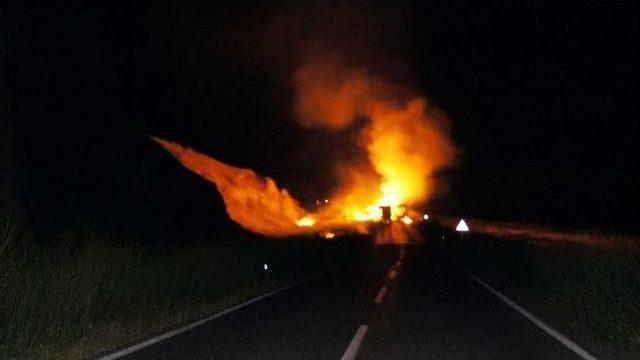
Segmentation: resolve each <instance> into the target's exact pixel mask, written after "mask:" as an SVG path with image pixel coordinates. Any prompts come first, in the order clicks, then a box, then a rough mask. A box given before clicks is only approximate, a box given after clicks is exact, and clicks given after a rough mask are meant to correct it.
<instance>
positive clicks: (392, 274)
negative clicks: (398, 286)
mask: <svg viewBox="0 0 640 360" xmlns="http://www.w3.org/2000/svg"><path fill="white" fill-rule="evenodd" d="M397 275H398V271H397V270H396V269H391V271H389V279H391V280H393V279H395V278H396V276H397Z"/></svg>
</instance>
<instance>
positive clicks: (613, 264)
mask: <svg viewBox="0 0 640 360" xmlns="http://www.w3.org/2000/svg"><path fill="white" fill-rule="evenodd" d="M449 239H450V241H448V242H447V243H445V244H443V246H444V248H445V249H446V251H447V252H448V253H449V254H450V255H451V256H452V257H454V258H456V259H457V260H458V261H459V262H461V263H462V264H464V265H465V266H466V267H468V268H469V269H470V270H471V271H473V272H475V273H476V274H478V275H479V276H481V277H482V278H483V279H485V280H486V281H488V282H489V283H490V284H492V285H493V286H495V287H497V288H498V289H501V291H504V292H505V294H508V296H510V297H513V298H514V299H515V300H516V301H518V302H520V303H521V304H523V305H524V306H525V307H528V308H529V309H531V310H532V311H534V313H536V314H538V315H540V316H541V317H542V318H543V319H545V320H546V321H548V322H550V323H551V324H552V325H553V326H555V327H557V328H558V329H560V330H561V331H563V332H565V333H567V334H569V335H570V337H574V338H576V339H579V340H582V342H583V343H584V342H586V343H588V344H591V345H592V348H595V349H596V350H598V351H599V352H600V353H604V354H608V355H612V356H615V357H622V358H635V356H637V354H639V353H640V281H639V280H640V245H638V244H635V245H634V244H630V243H624V244H622V245H620V246H615V245H611V244H610V245H607V246H593V245H590V244H586V245H584V244H575V243H562V242H557V243H549V242H538V241H531V240H530V239H524V238H521V239H513V238H512V239H505V238H497V237H492V236H487V235H478V234H471V235H466V237H464V238H461V237H460V235H450V236H449ZM633 354H636V355H633Z"/></svg>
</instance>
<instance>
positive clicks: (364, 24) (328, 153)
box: [2, 1, 640, 236]
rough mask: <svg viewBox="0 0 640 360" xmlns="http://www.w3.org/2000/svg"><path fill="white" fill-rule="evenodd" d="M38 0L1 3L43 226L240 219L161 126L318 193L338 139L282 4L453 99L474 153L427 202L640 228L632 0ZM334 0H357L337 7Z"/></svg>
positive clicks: (21, 167) (13, 91)
mask: <svg viewBox="0 0 640 360" xmlns="http://www.w3.org/2000/svg"><path fill="white" fill-rule="evenodd" d="M332 4H334V5H335V4H336V3H332ZM42 5H43V6H39V7H35V6H34V7H31V6H29V5H27V4H24V3H15V4H10V5H4V8H5V10H4V11H3V17H4V20H3V24H4V25H3V28H4V31H3V39H2V42H3V43H4V45H3V46H2V53H3V59H2V61H3V62H2V66H3V68H2V71H3V72H4V77H5V79H6V88H7V93H8V95H9V96H8V103H9V108H10V111H9V114H10V116H11V118H12V120H13V124H14V129H15V138H14V153H15V154H16V159H17V161H16V167H17V183H18V184H19V188H18V190H19V193H20V194H21V195H22V197H23V198H24V200H25V203H26V206H27V209H28V212H29V215H30V217H31V218H32V220H33V221H34V222H35V225H36V226H38V227H41V228H44V229H48V228H50V227H51V228H57V227H62V226H66V225H69V224H74V223H78V222H89V223H91V222H95V223H98V224H102V225H104V226H107V227H113V228H118V229H123V230H126V231H132V232H140V233H148V234H160V233H165V232H169V233H172V234H191V233H192V232H195V233H198V232H205V231H218V232H224V231H226V230H223V229H227V228H232V227H233V226H234V225H232V224H231V222H230V220H228V218H227V216H226V214H225V212H224V207H223V205H222V202H221V200H220V196H219V195H217V192H216V189H215V187H213V186H212V185H210V184H209V183H207V182H205V181H204V180H202V179H200V178H198V177H197V176H195V175H192V174H191V173H189V172H187V171H186V170H184V169H182V167H181V166H180V164H178V163H177V162H175V161H174V160H173V159H172V158H171V157H170V156H169V155H167V154H166V153H165V152H164V151H163V150H162V149H161V148H159V147H158V146H157V145H155V144H153V143H152V142H151V141H150V140H149V139H148V138H147V135H148V134H152V135H158V136H162V137H165V138H168V139H172V140H176V141H178V142H180V143H182V144H184V145H187V146H190V147H193V148H196V149H198V150H200V151H203V152H206V153H208V154H210V155H212V156H215V157H216V158H219V159H221V160H223V161H225V162H228V163H230V164H233V165H236V166H241V167H248V168H252V169H255V170H256V171H257V172H258V173H260V174H262V175H266V176H270V177H272V178H274V179H275V180H276V181H277V182H278V184H279V185H281V186H283V187H285V188H287V189H289V190H290V191H291V192H292V194H294V195H296V197H298V198H300V199H302V200H303V201H305V202H312V201H313V200H314V199H316V198H319V197H322V196H323V194H326V193H327V192H328V191H330V189H331V186H332V180H335V179H332V177H331V175H330V174H327V173H328V171H327V168H329V167H330V166H331V163H332V159H333V157H334V156H335V153H334V152H335V151H336V150H335V146H339V143H336V142H337V141H339V139H337V138H335V137H333V136H332V135H331V134H320V135H319V134H318V133H314V132H312V131H309V130H306V129H303V128H300V127H299V126H297V125H296V123H295V119H294V115H293V111H292V106H293V100H292V99H293V89H292V85H291V76H292V74H293V72H294V71H295V67H296V66H297V62H298V61H299V53H298V50H299V49H298V48H297V46H299V44H298V41H297V40H298V39H294V38H295V36H293V37H286V36H285V37H282V38H280V37H278V38H276V39H275V40H274V36H275V35H278V36H279V35H281V33H280V32H278V31H275V32H273V31H271V30H269V29H271V28H270V26H272V24H273V22H276V23H277V21H282V20H281V19H280V20H278V19H279V16H281V14H283V13H284V14H288V15H287V16H291V18H292V19H295V20H296V21H293V22H291V23H289V24H288V25H290V26H291V29H287V30H289V31H290V32H292V33H296V34H301V35H300V36H302V37H310V38H311V37H313V38H314V39H315V37H318V36H319V39H320V40H319V41H320V42H333V41H335V42H336V48H337V49H338V50H339V51H343V52H347V51H348V50H349V48H350V47H352V45H353V44H359V45H358V46H362V51H361V52H359V53H358V54H355V53H354V54H350V57H349V61H352V62H353V63H354V64H356V65H361V66H365V67H367V68H368V69H369V70H370V71H371V72H373V73H375V74H376V75H379V76H381V77H384V78H386V79H390V80H391V81H396V82H400V83H403V84H404V85H407V86H410V87H411V88H412V89H413V90H414V91H416V92H418V93H423V94H425V95H427V96H428V97H429V98H431V99H432V100H433V101H434V102H435V103H436V104H437V105H438V106H439V107H441V108H442V109H444V110H445V111H446V113H447V114H448V115H449V117H450V118H451V120H452V124H453V132H452V134H453V139H454V141H455V142H456V143H457V144H458V146H459V147H460V148H461V149H462V150H463V156H462V158H461V161H460V164H459V166H458V167H457V168H456V169H452V170H449V171H447V173H446V174H445V176H443V177H442V178H443V183H445V184H446V186H447V187H448V189H449V191H448V193H447V194H446V195H445V196H441V197H438V198H436V199H433V201H432V202H430V203H429V204H428V205H427V206H426V208H427V209H429V211H433V212H437V213H438V212H439V213H448V214H454V215H463V216H466V217H471V218H481V219H489V220H507V221H524V222H542V223H551V224H556V225H561V226H570V227H571V226H575V227H581V228H597V229H602V230H607V231H608V230H612V231H621V232H632V233H637V232H638V229H639V227H638V224H637V222H636V220H637V214H638V213H640V211H639V210H640V209H638V200H639V197H638V186H637V185H638V159H637V153H639V151H638V150H640V149H639V148H638V142H637V139H636V137H637V135H638V133H639V132H638V130H639V129H638V115H639V114H638V103H637V100H636V99H637V96H638V82H637V79H638V69H637V64H638V60H639V59H638V56H637V55H636V54H635V53H636V51H634V48H635V47H637V45H633V44H635V43H636V38H637V35H638V33H637V31H638V26H637V25H638V23H637V19H635V18H634V17H633V15H634V14H635V13H634V11H632V9H627V8H624V7H623V6H622V5H612V4H601V5H599V4H585V5H581V6H576V7H573V6H569V5H545V4H529V5H516V4H512V3H510V2H508V1H490V2H487V3H485V4H474V5H470V6H469V5H465V6H462V5H460V4H452V3H446V4H445V3H442V4H431V5H423V4H419V2H405V3H402V4H400V5H397V6H396V5H392V4H390V3H385V2H375V3H374V4H373V5H368V4H367V3H366V2H362V3H358V2H354V3H353V4H350V5H349V6H345V7H344V9H342V8H340V7H338V8H337V10H336V8H335V7H334V8H332V7H330V6H329V5H323V6H320V5H316V6H315V7H314V6H311V5H309V6H302V5H295V4H294V3H293V2H285V3H283V4H277V5H256V4H253V3H251V2H243V3H241V4H238V5H233V6H231V5H217V4H207V5H202V4H196V3H195V2H182V3H180V4H178V3H176V4H172V5H160V4H154V3H151V2H137V3H135V4H127V5H118V4H114V3H110V2H92V3H90V4H87V3H84V2H66V3H64V4H58V5H53V4H48V3H47V4H42ZM327 8H329V9H331V11H329V13H332V12H337V13H340V11H341V10H344V11H346V12H348V13H349V14H357V15H358V16H352V17H346V19H347V20H345V19H344V18H336V19H335V23H331V24H325V21H326V20H327V19H328V18H331V19H333V17H331V16H329V15H326V14H322V11H321V10H325V9H327ZM307 16H308V18H307ZM346 30H348V31H346ZM279 31H282V30H281V29H280V30H279ZM318 33H320V35H318ZM343 33H344V34H348V35H351V36H346V35H345V39H339V41H338V39H335V40H334V38H335V37H336V36H337V35H339V34H343ZM296 36H298V35H296ZM358 50H360V49H358ZM274 53H275V54H274ZM167 236H168V235H167Z"/></svg>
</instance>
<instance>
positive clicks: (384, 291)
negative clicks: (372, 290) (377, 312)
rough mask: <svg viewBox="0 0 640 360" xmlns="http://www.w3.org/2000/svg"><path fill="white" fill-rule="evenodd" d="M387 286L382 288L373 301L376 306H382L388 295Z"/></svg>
mask: <svg viewBox="0 0 640 360" xmlns="http://www.w3.org/2000/svg"><path fill="white" fill-rule="evenodd" d="M387 290H388V288H387V286H386V285H385V286H383V287H381V288H380V291H378V295H377V296H376V298H375V299H374V300H373V302H374V303H376V304H382V300H383V299H384V296H385V295H386V294H387Z"/></svg>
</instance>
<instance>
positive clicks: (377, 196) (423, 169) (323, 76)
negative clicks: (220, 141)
mask: <svg viewBox="0 0 640 360" xmlns="http://www.w3.org/2000/svg"><path fill="white" fill-rule="evenodd" d="M294 82H295V85H296V89H297V103H296V112H297V115H298V116H299V117H300V119H301V122H302V124H303V125H305V126H308V127H318V128H326V129H328V130H340V129H342V128H344V127H346V126H350V125H351V124H353V123H354V122H355V121H356V120H359V119H361V120H364V122H365V125H364V126H363V127H362V130H361V139H360V144H359V145H360V146H361V147H362V148H363V149H364V150H365V151H366V153H367V155H368V160H369V161H370V163H371V165H372V166H373V168H374V169H375V172H376V174H370V173H369V174H367V173H362V172H358V170H357V169H355V170H353V171H350V174H358V173H360V176H359V178H356V179H353V178H352V179H349V181H348V184H345V185H344V186H345V187H346V188H347V189H346V190H345V189H344V188H343V189H339V190H338V192H337V194H336V195H337V196H336V198H335V199H334V204H339V206H340V207H341V208H342V209H343V211H344V217H346V218H347V219H352V220H375V219H377V218H379V217H380V215H381V214H380V210H379V206H382V205H390V206H392V208H393V209H394V216H399V211H400V210H399V205H402V204H404V205H416V204H420V203H424V202H425V201H426V200H427V199H428V197H429V196H430V195H431V194H432V193H433V190H434V189H433V187H434V182H433V175H434V174H435V172H437V171H438V170H440V169H442V168H445V167H449V166H452V165H453V164H454V162H455V159H456V154H457V150H456V147H455V145H454V144H453V143H452V141H451V140H450V138H449V135H448V126H449V121H448V119H447V118H446V116H445V115H444V113H443V112H442V111H440V110H438V109H437V108H436V107H435V106H434V105H432V104H431V103H430V102H429V101H428V100H427V99H426V98H424V97H419V96H413V97H412V96H407V94H408V93H409V92H408V91H407V90H406V89H403V88H401V87H399V86H395V85H392V84H388V83H385V82H384V81H382V80H381V79H378V78H375V77H373V76H371V75H369V74H367V73H366V72H365V71H363V70H351V69H346V68H344V67H342V66H340V65H339V64H338V62H336V61H335V60H326V59H322V58H318V57H316V58H313V59H312V60H310V61H308V62H307V64H306V65H305V66H303V67H302V68H301V69H300V70H299V71H298V72H297V73H296V76H295V78H294ZM355 167H356V165H354V168H355ZM372 183H375V184H376V186H375V187H374V189H373V190H372V189H371V184H372ZM353 184H366V186H365V187H364V188H365V189H366V190H364V191H363V188H362V187H361V186H353ZM334 210H335V209H334Z"/></svg>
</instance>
